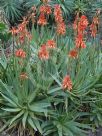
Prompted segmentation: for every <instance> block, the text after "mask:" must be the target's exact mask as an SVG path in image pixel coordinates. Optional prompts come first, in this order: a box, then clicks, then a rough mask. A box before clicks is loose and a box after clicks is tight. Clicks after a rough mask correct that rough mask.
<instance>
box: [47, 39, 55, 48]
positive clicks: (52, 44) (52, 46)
mask: <svg viewBox="0 0 102 136" xmlns="http://www.w3.org/2000/svg"><path fill="white" fill-rule="evenodd" d="M46 46H47V47H48V48H56V42H55V41H54V40H48V41H47V42H46Z"/></svg>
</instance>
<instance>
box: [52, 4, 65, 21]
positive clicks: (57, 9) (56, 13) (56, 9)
mask: <svg viewBox="0 0 102 136" xmlns="http://www.w3.org/2000/svg"><path fill="white" fill-rule="evenodd" d="M54 16H55V21H56V23H60V22H62V21H63V17H62V10H61V7H60V5H55V7H54Z"/></svg>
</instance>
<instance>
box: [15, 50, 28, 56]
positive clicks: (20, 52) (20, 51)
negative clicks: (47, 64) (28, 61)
mask: <svg viewBox="0 0 102 136" xmlns="http://www.w3.org/2000/svg"><path fill="white" fill-rule="evenodd" d="M15 56H16V57H20V58H25V57H26V52H25V51H23V49H18V50H17V51H16V52H15Z"/></svg>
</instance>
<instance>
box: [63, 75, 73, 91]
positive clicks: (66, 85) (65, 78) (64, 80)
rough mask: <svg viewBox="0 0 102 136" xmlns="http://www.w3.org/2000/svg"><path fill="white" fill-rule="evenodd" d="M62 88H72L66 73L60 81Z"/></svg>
mask: <svg viewBox="0 0 102 136" xmlns="http://www.w3.org/2000/svg"><path fill="white" fill-rule="evenodd" d="M62 88H63V89H68V90H69V91H71V90H72V81H71V79H70V76H69V75H66V76H65V77H64V79H63V81H62Z"/></svg>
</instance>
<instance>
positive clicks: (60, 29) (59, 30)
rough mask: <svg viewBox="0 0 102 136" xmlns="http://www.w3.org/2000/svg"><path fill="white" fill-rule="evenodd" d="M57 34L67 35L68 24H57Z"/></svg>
mask: <svg viewBox="0 0 102 136" xmlns="http://www.w3.org/2000/svg"><path fill="white" fill-rule="evenodd" d="M56 31H57V34H58V35H65V33H66V25H65V23H64V22H62V23H59V24H57V30H56Z"/></svg>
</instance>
